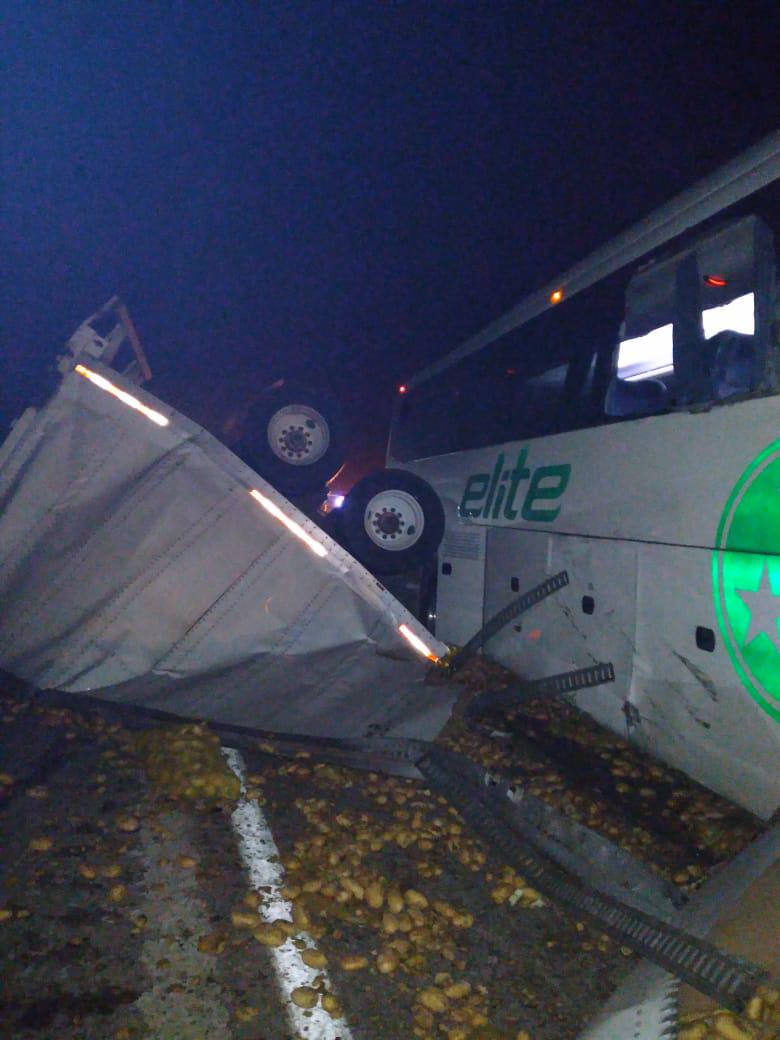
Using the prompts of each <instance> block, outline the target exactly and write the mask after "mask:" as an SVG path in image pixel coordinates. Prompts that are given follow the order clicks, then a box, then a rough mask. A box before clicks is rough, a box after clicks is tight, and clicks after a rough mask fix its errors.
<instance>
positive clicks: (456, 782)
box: [417, 746, 766, 1011]
mask: <svg viewBox="0 0 780 1040" xmlns="http://www.w3.org/2000/svg"><path fill="white" fill-rule="evenodd" d="M452 757H453V758H455V759H457V760H458V761H457V762H456V763H453V762H452V761H451V760H450V759H449V758H448V754H447V752H444V751H443V750H442V749H440V748H436V747H434V746H430V748H429V750H428V752H427V753H426V754H425V755H424V756H423V757H422V758H421V759H420V760H419V761H418V763H417V765H418V768H419V769H420V771H421V772H422V773H423V775H424V776H425V778H426V780H427V781H428V783H429V784H430V785H431V786H432V787H433V788H434V789H435V790H437V791H439V792H440V793H441V794H443V795H445V796H446V797H447V799H448V800H449V801H450V802H451V804H452V805H454V806H455V808H456V809H458V810H459V812H460V813H461V815H462V816H463V817H464V819H466V820H467V821H468V823H469V824H470V825H471V826H472V827H473V828H474V830H475V831H476V832H477V833H478V834H479V835H480V836H481V837H482V838H483V840H485V841H486V842H487V843H488V844H489V845H490V846H491V848H493V849H494V850H495V851H497V852H498V853H499V854H500V855H501V856H502V857H504V858H505V859H506V861H507V862H508V863H511V864H513V865H514V866H516V867H517V869H518V870H520V871H521V872H522V873H523V874H524V875H525V876H526V877H527V878H528V879H529V880H530V882H531V884H532V885H533V886H534V887H535V888H537V889H538V890H539V891H540V892H541V893H542V895H545V896H547V897H548V898H549V899H551V900H552V901H553V902H555V903H558V904H560V905H562V906H564V907H566V908H567V909H569V910H573V911H575V912H576V913H578V914H586V915H587V916H588V917H590V918H591V920H593V921H594V922H595V923H596V924H597V926H598V927H599V928H601V929H602V930H603V931H606V932H609V933H610V934H612V935H613V936H615V937H616V938H618V939H619V940H620V941H621V942H623V943H625V945H626V946H629V947H630V948H631V949H632V950H634V951H635V952H637V953H640V954H642V955H643V956H644V957H646V958H647V959H648V960H652V961H653V962H654V963H656V964H658V965H660V966H661V967H663V968H666V969H667V970H668V971H671V972H673V973H674V974H675V975H677V976H678V977H680V978H682V979H684V980H685V981H686V982H688V983H689V984H690V985H691V986H693V987H695V988H696V989H698V990H700V991H701V992H702V993H705V994H707V995H708V996H711V997H713V998H714V999H716V1000H717V1001H718V1002H719V1003H720V1004H722V1005H724V1006H725V1007H729V1008H731V1009H733V1010H736V1011H741V1010H742V1009H743V1007H744V1006H745V1004H746V1002H747V1001H748V1000H749V999H750V997H751V996H753V995H754V993H755V991H756V989H757V987H758V986H759V985H760V984H761V983H762V982H763V981H765V979H766V972H765V971H763V969H761V968H759V967H757V966H756V965H753V964H750V963H749V962H747V961H745V960H743V959H742V958H740V957H733V956H731V955H730V954H727V953H724V952H723V951H721V950H719V949H718V948H717V947H715V946H712V945H710V944H709V943H706V942H703V941H702V940H701V939H698V938H696V937H695V936H692V935H689V934H688V933H686V932H685V931H683V930H682V929H681V928H679V927H676V926H674V925H671V924H668V923H667V922H665V921H662V920H660V919H659V918H658V917H656V916H654V915H652V914H648V913H645V912H644V911H642V910H638V909H636V908H634V907H632V906H628V905H626V904H625V903H623V902H621V901H620V900H618V899H614V898H612V897H610V896H607V895H604V894H603V893H601V892H599V891H597V890H596V889H594V888H593V887H591V886H590V885H588V884H586V883H584V882H582V881H580V880H579V879H578V878H576V877H574V876H572V875H571V874H569V873H568V872H567V871H566V870H564V869H563V868H562V867H560V866H559V865H558V864H556V863H555V862H553V861H552V860H551V859H550V858H549V857H548V856H546V855H544V854H542V853H540V852H537V851H535V850H533V849H532V848H531V847H530V846H529V842H528V841H527V840H525V839H524V838H521V837H520V835H518V834H517V833H516V832H514V831H513V829H512V827H511V826H509V825H508V823H507V821H506V819H505V810H504V807H503V805H502V804H501V802H500V801H498V800H497V799H496V797H495V795H493V796H492V797H491V795H490V793H489V789H486V788H484V787H483V788H482V789H481V790H480V789H477V790H475V789H474V786H473V784H472V783H470V782H469V781H468V779H467V778H466V777H465V776H464V773H463V767H462V761H461V760H460V756H452Z"/></svg>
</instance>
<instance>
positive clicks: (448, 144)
mask: <svg viewBox="0 0 780 1040" xmlns="http://www.w3.org/2000/svg"><path fill="white" fill-rule="evenodd" d="M779 41H780V15H779V14H778V5H777V4H776V3H764V4H757V3H753V4H750V3H736V2H734V3H714V2H713V3H708V4H705V3H698V2H691V0H682V2H680V0H678V2H675V3H659V2H654V3H649V2H646V3H641V4H632V3H626V4H618V3H612V2H605V0H600V2H597V3H582V2H580V3H574V2H570V3H541V2H535V3H526V2H517V3H503V2H498V0H496V2H485V3H476V2H474V3H470V2H462V3H458V2H454V0H449V2H425V3H423V2H416V3H412V2H410V3H390V2H381V3H380V2H364V3H335V2H331V3H327V2H324V0H323V2H319V3H301V2H296V0H292V2H272V0H263V2H258V3H249V2H245V3H238V2H229V0H210V2H203V0H189V2H159V3H158V2H150V0H133V2H130V3H127V2H126V0H125V2H122V3H114V2H110V0H96V2H94V3H65V2H63V3H50V2H48V0H47V2H29V0H26V2H25V3H17V4H13V5H6V7H5V15H4V41H3V46H2V51H3V55H4V59H3V62H4V65H5V69H4V73H3V75H4V85H3V92H4V97H3V112H4V117H5V123H6V130H5V134H4V140H3V151H2V189H3V197H2V207H3V232H2V236H3V237H2V257H3V272H2V285H3V323H2V334H3V341H2V349H3V366H2V387H3V391H4V393H5V396H6V408H8V407H9V399H10V407H11V410H14V409H15V408H16V405H17V403H19V404H21V403H24V400H25V398H26V396H27V395H28V393H29V392H30V388H31V387H33V386H34V385H35V384H36V382H37V381H38V380H39V378H40V374H41V372H42V371H43V368H44V366H45V364H46V362H47V361H48V360H49V359H50V358H51V356H52V355H53V353H54V352H55V350H56V348H57V346H58V345H59V344H60V343H61V342H62V341H63V340H64V339H66V338H67V336H68V335H69V333H70V332H71V331H72V329H73V328H74V327H75V326H76V325H77V324H78V322H79V321H80V320H81V319H82V318H83V317H85V316H86V315H87V314H89V313H90V312H91V311H93V310H94V309H95V308H96V307H97V306H98V305H99V304H101V303H102V302H103V301H104V300H105V299H106V298H107V297H108V296H110V295H111V294H112V293H114V292H118V293H120V294H121V295H122V296H123V297H124V299H125V300H126V302H127V303H128V305H129V308H130V311H131V314H132V315H133V317H134V319H135V321H136V324H137V326H138V329H139V331H140V334H141V338H142V340H143V342H144V344H145V346H146V349H147V352H148V354H149V357H150V360H151V362H152V367H153V369H155V376H156V378H155V381H154V383H153V384H152V386H151V389H152V390H153V391H155V392H157V393H158V394H159V395H160V396H162V397H164V398H165V399H167V400H169V401H170V402H171V403H172V404H175V405H177V406H178V407H180V408H181V409H182V410H184V411H185V412H187V413H188V414H190V415H191V416H192V417H193V418H196V419H198V420H200V421H202V422H204V423H205V424H206V425H207V426H209V428H211V429H213V430H214V431H215V432H218V431H219V427H220V425H221V423H222V421H223V420H224V419H225V418H226V416H227V415H228V413H229V411H230V409H231V407H233V406H234V405H235V404H236V403H240V402H241V401H243V400H244V399H245V398H246V394H247V390H248V388H249V387H252V386H262V385H265V384H267V383H269V382H271V381H273V380H274V379H276V378H277V377H278V376H279V375H283V374H284V373H285V371H286V370H287V369H288V368H289V367H290V366H294V368H295V370H296V371H300V370H301V368H304V369H306V368H309V367H311V368H312V370H313V371H315V372H316V373H317V379H322V378H323V373H325V374H327V377H328V378H329V379H330V382H331V384H332V386H333V389H334V390H335V391H336V393H337V394H338V395H339V396H340V397H341V398H342V399H343V400H344V402H345V404H346V406H347V410H348V412H349V413H350V415H351V416H352V418H353V426H354V429H355V431H356V434H355V436H354V437H353V453H354V454H355V456H356V457H357V456H361V457H365V456H367V455H372V456H373V457H375V458H376V459H377V461H378V460H379V458H380V455H381V450H382V447H383V442H384V438H385V435H386V427H387V419H388V416H389V410H390V403H391V399H392V395H393V393H394V390H395V387H396V385H397V384H398V383H399V382H400V381H402V380H403V379H404V377H406V376H408V375H409V374H411V372H412V371H414V370H415V369H417V368H419V367H420V366H421V365H423V364H425V363H427V362H428V361H431V360H433V359H434V358H435V357H437V356H439V355H441V354H443V353H445V352H446V351H447V350H449V349H451V348H452V347H453V346H455V345H457V343H458V342H460V341H461V340H462V339H464V338H465V337H466V336H468V335H469V334H471V333H472V332H474V331H476V329H477V328H479V327H480V326H481V325H483V324H485V323H487V322H488V321H489V320H491V319H493V318H495V317H496V316H497V315H498V314H499V313H500V312H501V311H503V310H504V309H506V308H507V307H509V306H510V305H512V304H513V303H515V302H516V301H517V300H518V299H519V298H520V297H521V296H522V295H524V294H525V293H526V292H527V291H530V290H531V289H533V288H535V287H537V286H538V285H539V284H541V283H543V282H545V281H546V280H547V279H548V278H550V277H552V276H553V275H554V274H555V273H556V272H557V271H558V270H560V269H561V268H563V267H565V266H566V265H568V264H569V263H571V262H573V261H574V260H576V259H578V258H579V257H580V256H581V255H582V254H583V253H585V252H586V251H587V250H589V249H590V248H592V247H595V246H597V245H598V244H600V242H602V241H603V240H604V239H606V238H607V237H609V236H610V235H611V234H614V233H616V232H617V231H619V230H621V229H622V228H623V227H625V226H626V225H627V224H628V223H630V222H632V221H633V220H635V219H637V218H639V217H641V216H642V215H644V213H646V212H647V211H648V210H649V209H650V208H652V207H653V206H655V205H656V204H659V203H660V202H662V201H664V200H665V199H667V198H668V197H669V196H670V195H672V194H674V193H675V192H676V191H678V190H681V189H682V188H684V187H686V186H687V185H688V184H689V183H690V182H691V181H692V180H693V179H695V178H697V177H699V176H701V175H703V174H705V173H707V172H709V171H710V170H711V169H712V168H713V167H715V166H717V165H718V164H719V163H720V162H722V161H725V160H727V159H729V158H731V157H732V156H733V155H734V154H736V153H737V152H738V151H739V150H741V149H742V148H745V147H747V146H748V145H750V144H752V143H753V142H754V141H756V140H757V139H759V138H760V137H761V136H763V135H764V134H765V133H767V132H769V131H770V130H771V129H773V128H774V127H775V126H776V125H777V123H778V122H780V120H779V119H778V115H780V104H779V103H778V94H779V90H778V72H777V69H778V53H779V52H780V46H779Z"/></svg>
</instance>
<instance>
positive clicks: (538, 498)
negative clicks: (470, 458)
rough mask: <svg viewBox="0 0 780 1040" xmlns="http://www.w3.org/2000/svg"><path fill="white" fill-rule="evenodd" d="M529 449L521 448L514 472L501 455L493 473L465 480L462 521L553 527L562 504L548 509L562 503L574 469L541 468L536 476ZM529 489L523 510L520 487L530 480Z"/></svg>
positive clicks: (476, 474)
mask: <svg viewBox="0 0 780 1040" xmlns="http://www.w3.org/2000/svg"><path fill="white" fill-rule="evenodd" d="M527 458H528V449H527V448H522V449H521V450H520V451H519V452H518V455H517V461H516V462H515V465H514V469H511V470H510V469H509V466H511V462H510V463H508V464H507V468H504V467H505V462H504V454H503V452H500V453H499V455H498V457H497V459H496V462H495V465H494V466H493V469H492V471H491V472H490V473H472V474H471V476H470V477H468V479H467V480H466V486H465V488H464V489H463V497H462V499H461V501H460V507H459V510H458V512H459V513H460V515H461V516H463V517H475V518H476V517H480V518H481V519H483V520H491V519H492V520H500V519H504V520H510V521H512V520H516V519H517V517H518V516H522V518H523V520H529V521H531V522H535V523H550V522H552V521H553V520H554V519H555V518H556V517H557V516H558V514H559V513H560V511H561V503H560V502H559V503H558V504H557V505H555V506H551V505H547V503H550V502H553V501H555V500H556V499H560V498H561V497H562V495H563V493H564V491H565V490H566V488H567V487H568V484H569V477H570V476H571V466H568V465H560V466H540V467H539V469H537V470H535V471H534V473H533V476H532V475H531V470H530V469H529V467H528V466H527V465H526V460H527ZM529 478H530V483H529V485H528V489H527V491H526V493H525V497H524V499H523V504H522V507H521V508H520V509H517V508H516V503H517V499H518V495H519V491H520V485H521V484H522V482H523V481H524V480H529Z"/></svg>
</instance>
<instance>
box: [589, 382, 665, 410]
mask: <svg viewBox="0 0 780 1040" xmlns="http://www.w3.org/2000/svg"><path fill="white" fill-rule="evenodd" d="M668 407H669V391H668V390H667V388H666V386H665V385H664V384H663V383H662V382H661V380H660V379H640V380H631V379H619V378H618V377H617V376H615V377H614V378H613V379H612V382H611V383H610V385H609V389H608V390H607V398H606V401H605V402H604V411H605V412H606V414H607V415H609V416H613V417H615V418H621V419H628V418H639V417H640V416H643V415H658V414H659V413H660V412H665V411H666V410H667V408H668Z"/></svg>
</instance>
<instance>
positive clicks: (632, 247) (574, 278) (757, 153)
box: [407, 131, 780, 388]
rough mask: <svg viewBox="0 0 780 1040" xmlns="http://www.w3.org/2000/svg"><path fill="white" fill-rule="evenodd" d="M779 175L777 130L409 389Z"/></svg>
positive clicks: (498, 321)
mask: <svg viewBox="0 0 780 1040" xmlns="http://www.w3.org/2000/svg"><path fill="white" fill-rule="evenodd" d="M778 177H780V131H775V132H774V133H772V134H769V135H768V136H767V137H765V138H763V139H762V140H761V141H759V142H758V143H757V144H755V145H754V146H753V147H752V148H749V149H748V150H747V151H746V152H743V153H742V154H741V155H739V156H738V157H737V158H736V159H733V160H732V161H731V162H729V163H726V165H725V166H722V167H720V169H718V170H716V171H715V172H714V173H711V174H710V175H709V176H707V177H705V178H703V179H702V180H700V181H698V182H697V183H696V184H694V185H693V186H692V187H690V188H688V189H686V190H685V191H684V192H682V193H681V194H680V195H677V196H675V198H673V199H671V201H669V202H667V203H665V204H664V205H663V206H661V207H660V208H659V209H657V210H655V211H654V212H653V213H651V214H649V216H647V217H644V218H643V219H642V220H640V221H638V222H637V223H636V224H633V225H632V226H631V227H629V228H628V229H627V230H626V231H623V232H621V234H619V235H617V236H616V237H615V238H613V239H611V240H610V241H609V242H607V244H606V245H604V246H601V247H600V248H599V249H597V250H595V252H593V253H590V254H589V255H588V256H586V257H585V258H584V259H583V260H580V261H579V262H578V263H576V264H574V266H573V267H570V268H569V269H568V270H567V271H564V273H563V274H561V275H559V276H558V277H557V278H556V279H554V280H553V281H551V282H548V283H547V285H544V286H542V288H540V289H537V290H536V291H535V292H532V293H531V294H530V295H529V296H526V297H524V298H523V299H522V300H521V301H520V303H518V304H517V305H516V306H514V307H512V308H511V310H508V311H507V312H506V313H505V314H503V315H501V317H500V318H497V319H496V320H495V321H493V322H491V323H490V324H489V325H488V326H486V327H485V328H484V329H482V330H481V331H480V332H477V333H476V334H475V335H473V336H471V337H470V338H469V339H467V340H466V341H465V342H464V343H461V345H460V346H459V347H456V348H455V349H454V350H452V351H450V353H449V354H445V356H444V357H443V358H441V359H440V360H439V361H435V362H434V363H433V364H431V365H428V366H427V367H426V368H424V369H422V370H421V371H419V372H417V373H416V374H415V375H414V376H412V378H411V379H409V380H408V383H407V385H408V386H409V387H410V388H411V387H413V386H416V385H417V384H419V383H422V382H425V380H427V379H430V378H431V377H432V376H436V375H439V374H440V373H441V372H443V371H445V369H447V368H449V367H450V366H452V365H454V364H456V363H457V362H458V361H462V360H463V358H466V357H469V356H470V355H471V354H476V353H477V352H478V351H480V350H483V349H484V348H485V347H487V346H489V345H490V344H491V343H494V342H495V341H496V340H497V339H500V338H501V337H502V336H505V335H506V334H507V333H509V332H511V331H512V330H513V329H516V328H518V327H519V326H520V325H523V324H524V323H525V322H527V321H530V319H531V318H535V317H536V316H537V315H538V314H541V313H542V312H543V311H545V310H547V309H548V308H550V307H553V306H555V304H556V303H558V302H560V301H561V300H564V299H568V298H569V297H571V296H574V295H575V294H576V293H578V292H581V291H582V290H583V289H587V288H588V286H590V285H593V284H594V283H595V282H598V281H601V279H602V278H606V277H607V276H608V275H610V274H612V273H614V272H615V271H618V270H620V268H622V267H625V266H627V265H628V264H630V263H633V262H634V261H635V260H638V259H640V258H641V257H643V256H646V255H647V254H648V253H649V252H651V251H652V250H654V249H657V248H658V247H659V246H662V245H664V244H665V243H666V242H669V241H670V240H671V239H673V238H676V237H677V236H678V235H681V234H682V233H683V232H685V231H687V230H688V229H689V228H691V227H693V226H694V225H696V224H700V223H701V222H702V221H704V220H707V218H708V217H711V216H713V215H714V214H716V213H718V212H720V211H721V210H723V209H725V208H726V207H728V206H732V205H734V204H735V203H737V202H739V201H740V200H741V199H743V198H745V197H746V196H748V195H752V194H753V193H754V192H756V191H759V190H760V189H761V188H763V187H765V186H766V185H767V184H771V183H772V181H774V180H776V179H777V178H778Z"/></svg>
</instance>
